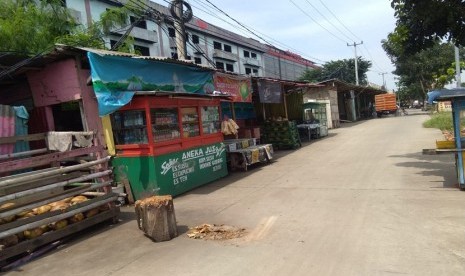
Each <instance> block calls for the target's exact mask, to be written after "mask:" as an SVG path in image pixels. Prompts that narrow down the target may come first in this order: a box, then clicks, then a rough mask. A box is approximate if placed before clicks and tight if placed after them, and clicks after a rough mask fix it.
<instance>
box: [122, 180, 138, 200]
mask: <svg viewBox="0 0 465 276" xmlns="http://www.w3.org/2000/svg"><path fill="white" fill-rule="evenodd" d="M121 182H122V183H123V185H124V189H125V190H126V194H127V195H128V203H129V204H134V202H135V199H134V195H133V194H132V190H131V185H130V184H129V180H128V179H122V181H121Z"/></svg>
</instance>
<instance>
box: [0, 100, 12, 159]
mask: <svg viewBox="0 0 465 276" xmlns="http://www.w3.org/2000/svg"><path fill="white" fill-rule="evenodd" d="M14 135H15V110H14V109H13V107H11V106H9V105H1V104H0V137H11V136H14ZM14 146H15V145H14V143H13V144H4V145H0V154H10V153H13V150H14Z"/></svg>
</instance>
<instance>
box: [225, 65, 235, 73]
mask: <svg viewBox="0 0 465 276" xmlns="http://www.w3.org/2000/svg"><path fill="white" fill-rule="evenodd" d="M226 71H228V72H234V65H232V64H231V63H226Z"/></svg>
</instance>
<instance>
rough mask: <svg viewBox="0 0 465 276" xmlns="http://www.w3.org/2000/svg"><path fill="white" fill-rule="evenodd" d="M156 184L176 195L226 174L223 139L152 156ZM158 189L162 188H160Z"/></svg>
mask: <svg viewBox="0 0 465 276" xmlns="http://www.w3.org/2000/svg"><path fill="white" fill-rule="evenodd" d="M155 171H156V178H157V182H158V185H159V186H160V188H162V186H169V187H173V191H172V192H170V193H169V194H173V195H177V194H181V193H183V192H186V191H189V190H191V189H193V188H195V187H198V186H200V185H203V184H205V183H208V182H211V181H213V180H216V179H218V178H221V177H224V176H226V175H227V174H228V170H227V166H226V148H225V146H224V145H223V143H218V144H212V145H208V146H203V147H198V148H194V149H189V150H187V151H181V152H175V153H170V154H166V155H162V156H157V157H155ZM161 190H164V189H163V188H162V189H161Z"/></svg>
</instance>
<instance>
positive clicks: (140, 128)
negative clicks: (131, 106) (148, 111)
mask: <svg viewBox="0 0 465 276" xmlns="http://www.w3.org/2000/svg"><path fill="white" fill-rule="evenodd" d="M111 123H112V127H113V135H114V138H115V143H116V144H117V145H128V144H147V143H148V136H147V125H146V119H145V111H143V110H130V111H117V112H115V113H113V114H112V115H111Z"/></svg>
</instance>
